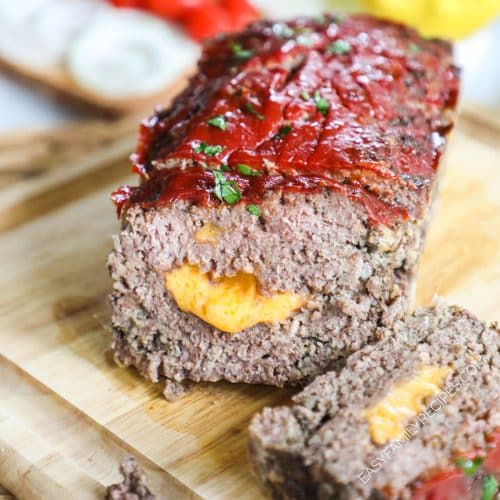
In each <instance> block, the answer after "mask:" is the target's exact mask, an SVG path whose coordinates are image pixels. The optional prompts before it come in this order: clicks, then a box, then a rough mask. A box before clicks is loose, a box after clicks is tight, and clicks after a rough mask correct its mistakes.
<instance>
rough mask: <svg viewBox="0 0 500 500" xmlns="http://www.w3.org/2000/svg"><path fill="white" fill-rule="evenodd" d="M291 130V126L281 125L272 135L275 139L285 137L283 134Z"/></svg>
mask: <svg viewBox="0 0 500 500" xmlns="http://www.w3.org/2000/svg"><path fill="white" fill-rule="evenodd" d="M291 131H292V127H291V126H290V125H283V126H282V127H280V129H279V130H278V133H277V134H276V135H275V136H274V137H275V138H276V139H281V138H282V137H285V135H287V134H289V133H290V132H291Z"/></svg>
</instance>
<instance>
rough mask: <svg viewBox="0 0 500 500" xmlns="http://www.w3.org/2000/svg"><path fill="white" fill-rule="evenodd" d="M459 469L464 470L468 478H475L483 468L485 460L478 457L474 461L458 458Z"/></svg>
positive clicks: (456, 461)
mask: <svg viewBox="0 0 500 500" xmlns="http://www.w3.org/2000/svg"><path fill="white" fill-rule="evenodd" d="M455 463H456V464H457V467H459V468H460V469H462V471H463V472H464V473H465V474H467V475H468V476H473V475H474V474H475V473H476V472H477V471H478V470H479V468H480V467H481V465H482V463H483V458H481V457H477V458H475V459H474V460H469V459H467V458H457V459H456V460H455Z"/></svg>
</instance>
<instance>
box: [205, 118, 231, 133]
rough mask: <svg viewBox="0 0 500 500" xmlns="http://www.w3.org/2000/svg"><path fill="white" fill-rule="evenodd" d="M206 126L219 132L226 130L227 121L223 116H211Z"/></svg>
mask: <svg viewBox="0 0 500 500" xmlns="http://www.w3.org/2000/svg"><path fill="white" fill-rule="evenodd" d="M208 124H209V125H212V127H215V128H219V129H221V130H226V128H227V120H226V117H225V116H224V115H217V116H213V117H212V118H210V120H208Z"/></svg>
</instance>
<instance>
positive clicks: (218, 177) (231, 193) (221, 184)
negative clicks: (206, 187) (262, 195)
mask: <svg viewBox="0 0 500 500" xmlns="http://www.w3.org/2000/svg"><path fill="white" fill-rule="evenodd" d="M213 173H214V178H215V186H214V194H215V196H217V198H219V200H220V201H225V202H226V203H229V204H230V205H234V204H235V203H237V202H238V201H240V200H241V191H240V187H239V186H238V183H237V182H236V181H233V180H230V179H228V178H227V177H226V176H225V175H224V173H223V172H222V171H221V170H214V171H213Z"/></svg>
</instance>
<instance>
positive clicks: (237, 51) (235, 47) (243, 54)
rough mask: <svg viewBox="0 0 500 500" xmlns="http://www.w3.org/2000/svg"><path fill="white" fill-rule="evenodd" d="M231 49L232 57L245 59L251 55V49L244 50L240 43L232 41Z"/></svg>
mask: <svg viewBox="0 0 500 500" xmlns="http://www.w3.org/2000/svg"><path fill="white" fill-rule="evenodd" d="M231 51H232V52H233V55H234V57H236V58H238V59H240V60H241V61H245V60H246V59H250V58H251V57H252V56H253V50H246V49H244V48H243V47H242V46H241V43H236V42H235V43H232V44H231Z"/></svg>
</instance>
